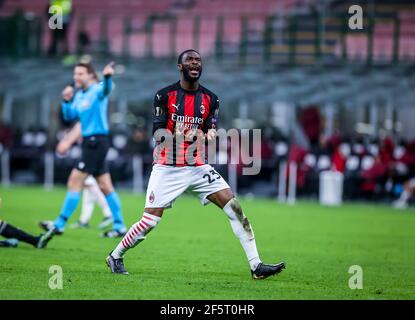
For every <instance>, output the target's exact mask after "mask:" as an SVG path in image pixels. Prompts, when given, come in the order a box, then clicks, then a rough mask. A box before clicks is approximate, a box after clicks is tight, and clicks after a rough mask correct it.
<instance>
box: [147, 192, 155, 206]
mask: <svg viewBox="0 0 415 320" xmlns="http://www.w3.org/2000/svg"><path fill="white" fill-rule="evenodd" d="M155 198H156V197H155V196H154V192H153V191H151V193H150V197H149V198H148V200H149V201H150V203H153V202H154V199H155Z"/></svg>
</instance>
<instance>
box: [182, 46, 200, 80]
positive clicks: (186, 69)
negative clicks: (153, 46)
mask: <svg viewBox="0 0 415 320" xmlns="http://www.w3.org/2000/svg"><path fill="white" fill-rule="evenodd" d="M179 70H180V71H181V72H183V76H184V78H185V79H186V80H187V81H189V82H196V81H197V80H199V78H200V76H201V75H202V58H201V57H200V55H199V54H198V53H197V52H194V51H190V52H186V53H185V54H184V55H183V58H182V63H181V64H179Z"/></svg>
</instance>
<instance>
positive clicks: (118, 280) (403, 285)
mask: <svg viewBox="0 0 415 320" xmlns="http://www.w3.org/2000/svg"><path fill="white" fill-rule="evenodd" d="M64 195H65V190H64V189H63V188H57V189H54V190H53V191H44V190H43V189H42V188H40V187H39V188H36V187H33V188H23V187H12V188H7V189H1V188H0V196H1V198H2V199H3V207H2V208H1V209H0V218H1V219H4V220H6V221H9V222H10V223H12V224H14V225H16V226H19V227H21V228H23V229H24V230H27V231H29V232H31V233H35V234H38V233H40V229H39V228H38V227H37V222H38V221H39V220H41V219H53V218H55V217H56V215H57V212H58V211H59V209H60V206H61V203H62V201H63V198H64ZM120 196H121V200H122V202H123V212H124V216H125V219H126V222H127V224H128V226H130V225H131V224H132V223H134V222H135V221H137V219H138V218H140V217H141V215H142V211H143V210H142V207H143V204H144V197H143V196H135V195H133V194H131V193H128V192H120ZM241 203H242V206H243V208H244V211H245V213H246V215H247V216H248V218H249V219H250V221H251V224H252V225H253V228H254V231H255V236H256V240H257V245H258V248H259V252H260V255H261V257H262V259H263V260H264V262H270V263H275V262H279V261H281V260H284V261H285V262H286V263H287V269H286V270H284V271H283V273H281V274H280V275H278V276H276V277H271V278H268V279H266V280H265V281H254V280H252V279H251V278H250V273H249V267H248V264H247V262H246V260H245V255H244V253H243V251H242V248H241V247H240V244H239V241H238V240H237V239H236V238H235V236H234V235H233V232H232V230H231V228H230V226H229V223H228V221H227V218H226V216H225V215H224V214H223V213H222V212H221V211H220V210H219V209H218V208H216V207H215V206H214V205H209V206H207V207H203V206H201V205H200V203H199V202H198V200H197V199H196V198H193V197H191V196H184V197H182V198H179V199H178V200H177V201H176V203H175V205H174V207H173V208H172V209H170V210H167V211H166V213H165V215H164V217H163V220H162V221H161V223H160V224H159V226H158V227H157V228H156V229H155V230H154V231H153V232H152V233H150V234H149V236H148V237H147V240H146V241H144V242H142V243H141V244H140V245H138V246H137V247H136V248H135V249H133V250H131V251H130V252H128V253H127V255H126V259H125V263H126V267H127V269H128V271H129V272H130V275H128V276H120V275H113V274H111V273H110V272H109V270H108V268H107V267H106V265H105V263H104V260H105V257H106V255H107V253H108V252H109V251H110V250H111V249H113V248H114V247H115V245H116V244H117V243H118V241H119V240H117V239H102V238H99V237H98V235H99V230H98V229H97V228H96V225H97V223H98V222H99V221H100V219H101V214H100V212H99V209H98V208H96V209H95V214H94V217H93V220H92V226H91V228H89V229H86V230H85V229H82V230H79V229H77V230H71V229H69V228H67V230H66V231H65V234H64V235H63V236H60V237H58V236H57V237H55V238H54V239H53V240H52V241H51V242H50V244H49V246H48V248H47V249H46V250H38V249H34V248H32V247H30V246H29V245H26V244H23V243H20V244H19V247H18V248H16V249H9V248H1V249H0V283H1V286H0V299H1V300H3V299H203V300H205V299H414V298H415V267H414V266H415V254H414V253H415V210H414V209H410V210H406V211H403V212H401V211H396V210H394V209H392V208H390V207H388V206H385V205H369V204H346V205H344V206H342V207H340V208H327V207H322V206H319V205H318V204H317V203H312V202H300V203H298V204H297V205H295V206H289V205H282V204H278V203H277V202H276V201H273V200H263V199H254V200H248V199H241ZM78 216H79V208H78V209H77V212H76V213H75V214H74V216H73V217H72V219H71V221H70V223H72V222H74V221H76V219H77V217H78ZM51 265H59V266H61V267H62V269H63V289H62V290H59V289H57V290H51V289H50V288H49V286H48V282H49V278H50V277H51V276H52V275H51V274H49V267H50V266H51ZM352 265H360V266H361V267H362V269H363V289H361V290H359V289H356V290H351V289H350V288H349V286H348V282H349V278H350V277H351V276H352V274H349V273H348V270H349V267H350V266H352Z"/></svg>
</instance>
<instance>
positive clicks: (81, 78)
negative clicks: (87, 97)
mask: <svg viewBox="0 0 415 320" xmlns="http://www.w3.org/2000/svg"><path fill="white" fill-rule="evenodd" d="M93 79H94V75H93V74H92V73H88V69H87V68H85V67H75V69H74V72H73V80H74V82H75V86H76V87H77V88H85V87H87V86H88V84H89V83H90V82H91V81H92V80H93Z"/></svg>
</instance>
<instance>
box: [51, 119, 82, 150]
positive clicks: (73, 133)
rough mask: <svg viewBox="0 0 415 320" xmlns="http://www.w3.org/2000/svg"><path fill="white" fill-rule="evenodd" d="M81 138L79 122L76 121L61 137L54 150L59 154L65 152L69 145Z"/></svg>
mask: <svg viewBox="0 0 415 320" xmlns="http://www.w3.org/2000/svg"><path fill="white" fill-rule="evenodd" d="M80 138H81V123H80V122H77V123H76V124H75V125H74V126H73V128H72V129H71V130H70V131H69V132H68V133H67V134H65V136H64V137H63V139H62V140H61V141H60V142H59V143H58V145H57V146H56V151H57V152H58V153H60V154H64V153H66V152H67V151H68V150H69V149H70V148H71V146H72V145H73V144H74V143H75V142H76V141H78V140H79V139H80Z"/></svg>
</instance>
